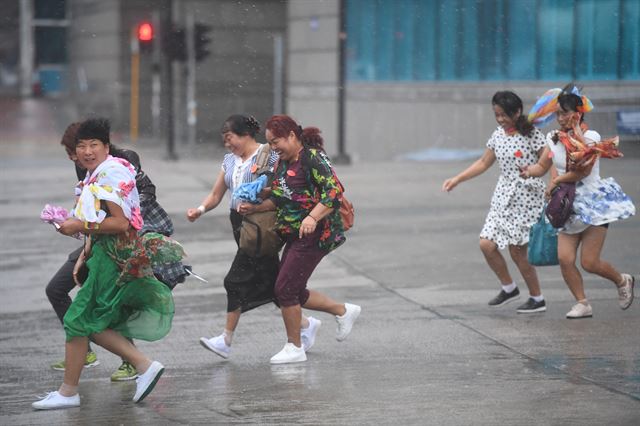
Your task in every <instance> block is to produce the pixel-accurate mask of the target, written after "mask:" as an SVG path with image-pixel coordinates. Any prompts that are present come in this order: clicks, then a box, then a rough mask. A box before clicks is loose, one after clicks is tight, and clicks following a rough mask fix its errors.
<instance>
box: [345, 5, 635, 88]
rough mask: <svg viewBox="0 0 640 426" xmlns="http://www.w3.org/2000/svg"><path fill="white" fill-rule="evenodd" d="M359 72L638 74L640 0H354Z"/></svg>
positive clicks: (465, 77)
mask: <svg viewBox="0 0 640 426" xmlns="http://www.w3.org/2000/svg"><path fill="white" fill-rule="evenodd" d="M346 1H347V17H346V19H347V32H348V37H347V77H348V78H349V79H351V80H364V81H376V80H377V81H385V80H395V81H403V80H462V81H483V80H572V79H581V80H589V79H591V80H608V79H631V80H640V30H639V27H640V26H639V25H638V22H640V1H638V0H517V1H509V0H346Z"/></svg>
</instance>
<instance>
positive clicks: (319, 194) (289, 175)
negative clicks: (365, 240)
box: [271, 148, 345, 251]
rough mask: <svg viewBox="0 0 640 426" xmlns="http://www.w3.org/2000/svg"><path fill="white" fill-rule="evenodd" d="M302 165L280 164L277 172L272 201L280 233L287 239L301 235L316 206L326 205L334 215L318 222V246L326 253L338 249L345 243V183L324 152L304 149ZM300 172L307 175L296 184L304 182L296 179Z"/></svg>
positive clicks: (281, 162) (272, 187) (272, 190)
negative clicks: (342, 203) (342, 198)
mask: <svg viewBox="0 0 640 426" xmlns="http://www.w3.org/2000/svg"><path fill="white" fill-rule="evenodd" d="M298 162H299V163H300V164H296V163H289V162H287V161H280V162H279V163H278V168H277V169H276V170H275V172H274V179H273V184H272V185H271V199H272V200H273V202H274V203H275V204H276V207H277V209H276V210H277V213H276V215H277V218H276V230H277V231H278V232H279V233H280V234H281V235H282V236H283V237H285V238H287V237H289V236H291V235H298V233H299V231H300V224H301V222H302V219H304V218H305V217H306V216H307V215H308V214H309V212H310V211H311V210H312V209H313V208H314V207H315V205H316V204H318V203H322V204H323V205H325V206H326V207H329V208H332V209H333V212H331V213H330V214H329V215H328V216H326V217H325V218H324V219H322V220H321V221H320V222H319V223H318V226H320V227H321V234H320V239H319V242H318V246H319V247H320V248H321V249H322V250H326V251H331V250H334V249H335V248H337V247H338V246H340V245H341V244H342V243H344V242H345V236H344V230H343V227H342V219H341V218H340V213H339V208H340V200H339V198H340V195H341V194H342V192H343V189H342V184H341V183H340V181H339V180H338V178H337V176H336V174H335V171H334V170H333V167H332V166H331V162H330V161H329V157H327V155H326V154H325V153H324V152H323V151H320V150H317V149H307V148H304V149H303V150H302V151H301V152H300V157H299V160H298ZM296 166H297V167H296ZM296 169H298V170H302V173H303V174H304V181H303V183H302V185H300V184H296V183H299V182H300V181H301V180H300V179H294V177H295V170H296ZM294 181H295V182H294Z"/></svg>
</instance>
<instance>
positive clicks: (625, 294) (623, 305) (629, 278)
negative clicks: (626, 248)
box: [618, 274, 635, 310]
mask: <svg viewBox="0 0 640 426" xmlns="http://www.w3.org/2000/svg"><path fill="white" fill-rule="evenodd" d="M620 275H622V281H624V284H622V285H621V286H620V287H618V305H620V309H623V310H624V309H627V308H628V307H629V306H631V302H633V286H634V284H635V279H634V278H633V275H629V274H620Z"/></svg>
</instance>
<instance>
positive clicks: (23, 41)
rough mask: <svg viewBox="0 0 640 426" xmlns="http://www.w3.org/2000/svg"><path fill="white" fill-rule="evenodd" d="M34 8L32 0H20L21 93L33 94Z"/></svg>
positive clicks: (22, 94)
mask: <svg viewBox="0 0 640 426" xmlns="http://www.w3.org/2000/svg"><path fill="white" fill-rule="evenodd" d="M32 19H33V8H32V4H31V0H20V95H21V96H24V97H27V96H31V95H32V94H33V86H32V78H33V76H32V75H33V26H32V23H31V21H32Z"/></svg>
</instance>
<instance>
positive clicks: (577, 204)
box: [522, 84, 635, 319]
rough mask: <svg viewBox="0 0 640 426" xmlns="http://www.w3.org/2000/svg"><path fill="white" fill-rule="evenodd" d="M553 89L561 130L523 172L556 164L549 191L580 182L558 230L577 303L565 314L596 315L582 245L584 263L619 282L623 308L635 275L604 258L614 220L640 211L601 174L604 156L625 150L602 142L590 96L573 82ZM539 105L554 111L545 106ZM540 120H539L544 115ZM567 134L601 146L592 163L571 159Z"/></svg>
mask: <svg viewBox="0 0 640 426" xmlns="http://www.w3.org/2000/svg"><path fill="white" fill-rule="evenodd" d="M553 90H555V96H551V97H547V101H548V102H550V103H551V105H556V106H555V108H551V110H553V112H556V115H557V119H558V124H559V125H560V129H559V130H554V131H551V132H550V133H549V134H547V143H546V147H545V151H544V153H543V154H542V156H541V157H540V160H539V162H538V163H537V164H536V165H534V166H531V167H528V168H526V169H524V170H523V171H522V176H523V177H534V176H542V175H544V174H545V173H546V172H547V171H548V170H549V169H550V168H551V165H553V166H554V167H555V170H553V169H552V181H551V185H550V188H549V189H548V193H550V192H551V191H553V189H554V188H555V186H557V185H559V184H561V183H562V182H576V195H575V199H574V201H573V211H574V214H572V215H571V216H570V217H569V219H568V220H567V222H566V223H565V224H564V226H563V227H562V228H560V229H559V233H558V260H559V262H560V270H561V271H562V276H563V278H564V280H565V282H566V283H567V286H568V287H569V290H571V293H572V294H573V296H574V297H575V299H576V302H577V303H576V304H575V305H574V306H573V307H572V308H571V310H570V311H569V312H568V313H567V315H566V316H567V318H569V319H578V318H588V317H591V316H593V309H592V307H591V304H590V303H589V301H588V300H587V297H586V295H585V292H584V283H583V281H582V275H581V274H580V271H579V270H578V268H577V266H576V259H577V255H578V248H579V247H581V252H580V263H581V266H582V268H583V269H584V270H585V271H587V272H590V273H592V274H596V275H599V276H601V277H603V278H606V279H608V280H609V281H611V282H612V283H614V284H615V285H616V287H617V289H618V303H619V306H620V308H621V309H627V308H628V307H629V306H630V305H631V302H633V287H634V277H633V276H632V275H630V274H621V273H620V272H618V270H617V269H615V268H614V267H613V265H611V264H610V263H609V262H606V261H604V260H602V259H601V258H600V255H601V252H602V248H603V246H604V241H605V238H606V236H607V228H608V227H609V224H610V223H611V222H614V221H616V220H621V219H626V218H628V217H630V216H632V215H634V214H635V207H634V205H633V203H632V201H631V199H630V198H629V197H628V196H627V195H626V194H625V193H624V192H622V189H621V188H620V185H618V183H617V182H616V181H615V180H614V179H613V178H606V179H602V178H601V177H600V160H599V157H600V156H602V155H605V156H610V157H615V156H619V155H620V154H619V152H616V151H617V149H616V148H615V146H614V145H613V144H610V143H600V141H601V138H600V135H599V134H598V132H595V131H593V130H589V128H588V126H587V124H586V123H585V122H584V113H586V112H589V111H591V110H592V109H593V105H592V104H591V101H589V99H588V98H587V97H586V96H583V95H581V94H580V91H579V90H578V88H577V87H575V86H573V85H572V84H570V85H568V86H566V87H565V88H564V89H563V90H560V89H553ZM550 92H551V91H550ZM548 93H549V92H548ZM536 106H537V105H536ZM534 108H535V107H534ZM538 109H539V110H540V111H544V110H550V108H544V107H542V108H538ZM537 119H539V120H540V119H542V117H538V118H537ZM568 137H571V138H574V140H575V139H583V140H584V141H585V145H586V146H591V147H596V148H597V150H598V151H591V152H592V153H593V154H594V155H593V156H592V157H591V161H589V162H588V163H589V164H588V166H587V167H577V165H575V164H572V162H571V161H567V160H570V159H571V156H570V155H569V154H568V153H567V148H566V146H565V144H564V143H563V142H562V141H561V139H563V138H568ZM584 152H586V150H584ZM596 152H597V153H596ZM576 158H577V156H576ZM583 160H584V159H583Z"/></svg>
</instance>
